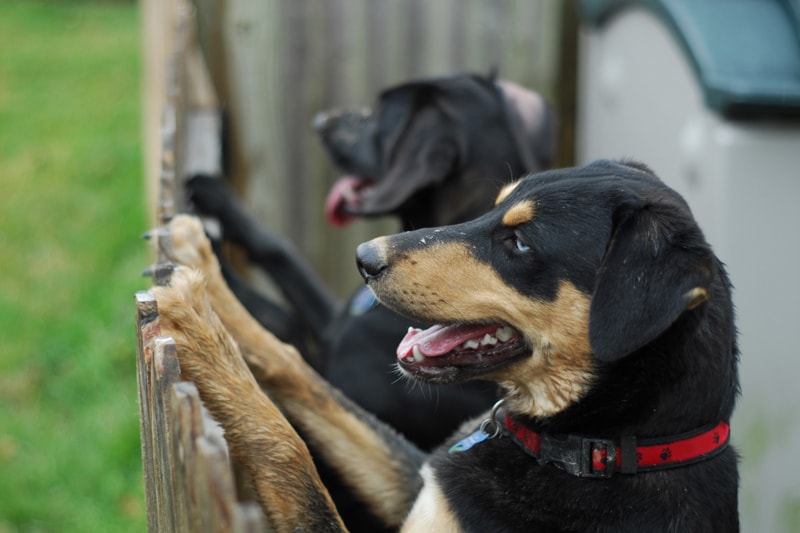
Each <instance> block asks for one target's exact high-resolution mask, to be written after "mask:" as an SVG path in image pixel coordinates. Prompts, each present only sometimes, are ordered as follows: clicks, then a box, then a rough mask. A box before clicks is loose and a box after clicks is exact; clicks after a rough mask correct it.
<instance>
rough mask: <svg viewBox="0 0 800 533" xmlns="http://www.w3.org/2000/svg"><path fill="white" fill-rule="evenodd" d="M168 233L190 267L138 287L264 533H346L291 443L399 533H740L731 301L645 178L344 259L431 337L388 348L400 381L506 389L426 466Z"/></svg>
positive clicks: (625, 175) (584, 178) (393, 240)
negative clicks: (240, 475) (250, 496)
mask: <svg viewBox="0 0 800 533" xmlns="http://www.w3.org/2000/svg"><path fill="white" fill-rule="evenodd" d="M172 232H173V240H174V242H175V245H176V249H175V252H174V257H173V259H174V260H175V261H177V262H179V263H182V264H184V265H189V266H192V267H196V269H199V271H198V270H194V269H188V268H179V269H178V270H177V271H176V272H175V274H174V276H173V281H172V284H171V287H168V288H157V289H154V290H155V291H156V298H157V301H158V305H159V312H160V314H161V320H162V328H164V330H165V331H167V332H169V333H170V334H171V335H173V336H174V337H175V340H176V342H177V345H178V354H179V357H180V360H181V370H182V372H183V373H184V374H185V376H186V377H188V378H189V379H192V380H193V381H194V382H195V383H196V384H197V386H198V388H199V390H200V394H201V396H202V398H203V400H204V401H205V403H206V405H207V406H208V407H209V408H210V410H211V411H212V412H213V413H214V414H215V415H216V418H217V419H218V420H219V421H220V422H221V423H222V425H223V426H224V428H225V430H226V434H227V439H228V442H229V444H230V448H231V451H232V453H233V454H234V455H235V456H236V457H237V458H238V459H239V460H240V461H241V462H242V463H243V464H244V465H245V466H246V468H247V469H248V470H249V472H250V474H251V475H252V477H253V479H254V480H255V487H256V491H257V494H258V497H259V500H260V502H261V504H262V506H263V507H264V509H265V511H266V513H267V515H268V517H269V519H270V520H271V522H272V524H273V525H274V527H275V528H276V529H277V530H278V531H299V530H301V529H297V528H304V529H302V530H304V531H340V530H342V529H343V528H344V525H343V523H342V522H341V520H340V518H339V515H338V514H337V511H336V509H335V508H334V507H333V504H332V503H331V500H330V498H329V496H328V493H327V492H326V489H325V487H324V486H323V485H322V483H321V482H320V480H319V478H318V476H317V474H316V470H315V469H314V465H313V463H312V461H311V459H310V456H309V452H308V449H307V447H306V443H307V444H308V446H310V447H311V448H313V449H314V450H316V451H317V452H319V453H320V454H321V455H323V456H324V457H325V459H326V461H327V462H328V463H329V464H331V465H333V466H334V468H335V469H336V470H337V472H338V473H339V474H340V475H341V476H342V478H343V479H345V480H346V482H347V483H348V484H349V486H350V487H351V488H352V489H353V490H354V492H355V493H356V494H357V495H359V497H360V498H361V500H362V501H363V502H364V504H365V505H366V506H367V507H368V508H370V509H371V510H372V511H373V512H374V513H376V514H377V516H379V517H381V518H382V519H383V521H384V522H385V524H387V525H388V526H390V527H394V528H398V529H402V530H403V531H425V532H428V531H437V532H438V531H480V532H484V531H493V532H494V531H526V532H527V531H580V532H584V531H615V532H616V531H632V532H633V531H635V532H639V531H648V532H649V531H670V532H686V531H697V532H707V531H720V532H728V531H737V530H738V511H737V491H738V489H737V487H738V474H737V456H736V453H735V451H734V450H733V449H732V448H731V447H729V446H728V439H729V426H728V423H729V421H730V417H731V413H732V411H733V408H734V403H735V400H736V397H737V394H738V378H737V360H738V354H737V347H736V339H735V336H736V334H735V327H734V317H733V309H732V304H731V287H730V284H729V281H728V278H727V275H726V273H725V271H724V268H723V266H722V264H721V263H720V262H719V260H718V259H717V258H716V257H715V256H714V254H713V253H712V251H711V249H710V247H709V245H708V244H707V243H706V241H705V239H704V237H703V234H702V232H701V231H700V229H699V228H698V227H697V225H696V223H695V221H694V219H693V217H692V215H691V213H690V211H689V208H688V207H687V205H686V203H685V202H684V201H683V199H682V198H680V197H679V196H678V195H677V194H676V193H675V192H673V191H672V190H671V189H669V188H668V187H667V186H665V185H664V184H663V183H662V182H660V181H659V180H658V179H657V178H656V177H654V176H653V175H652V173H651V172H650V171H649V170H648V169H646V168H645V167H643V166H641V165H639V164H634V163H614V162H603V161H601V162H596V163H593V164H591V165H589V166H586V167H583V168H572V169H564V170H558V171H550V172H546V173H542V174H539V175H534V176H531V177H527V178H525V179H523V180H521V181H519V182H516V183H514V184H511V185H509V186H507V187H506V188H505V189H504V190H503V191H502V192H501V194H500V196H499V197H498V199H497V205H496V207H495V208H494V209H493V210H491V211H490V212H489V213H487V214H485V215H483V216H481V217H479V218H477V219H475V220H473V221H470V222H465V223H463V224H459V225H454V226H447V227H440V228H432V229H421V230H418V231H413V232H406V233H401V234H398V235H394V236H389V237H381V238H378V239H375V240H373V241H370V242H368V243H365V244H362V245H361V246H360V247H359V248H358V251H357V256H358V262H359V268H360V270H361V272H362V274H363V276H364V277H365V279H366V281H367V283H368V285H369V286H370V288H371V289H372V290H373V291H375V294H376V295H377V296H378V298H380V299H381V301H382V302H384V303H385V304H386V305H387V306H390V307H391V308H393V309H395V310H397V311H398V312H401V313H403V314H405V315H407V316H409V317H413V318H415V319H419V320H423V321H429V322H433V323H436V324H439V325H437V326H433V327H432V328H430V329H427V330H424V331H418V330H410V331H409V333H408V334H407V336H406V338H405V339H404V340H403V342H402V343H401V344H400V346H399V347H398V350H397V357H398V365H399V367H400V368H401V369H402V371H403V372H404V373H405V374H406V375H407V376H409V377H411V378H413V379H416V380H422V381H430V382H439V383H441V382H457V381H463V380H470V379H475V378H480V379H490V380H493V381H495V382H497V383H498V384H499V385H500V387H501V388H502V390H503V393H502V400H503V402H502V403H501V404H500V405H497V406H496V408H495V409H493V410H492V412H491V413H487V414H486V415H485V416H484V417H480V418H478V419H476V420H475V421H474V422H471V423H467V424H465V425H464V426H463V428H462V429H461V430H460V431H459V432H458V433H457V434H456V435H455V436H453V437H452V439H451V440H450V441H449V442H448V443H447V444H446V445H445V446H442V447H440V448H438V449H436V450H435V451H434V452H432V453H431V454H429V455H425V454H423V453H421V452H419V451H418V450H417V449H416V448H414V447H413V446H411V445H410V444H408V443H407V441H405V440H404V439H403V438H401V437H400V436H398V435H397V434H395V433H394V432H392V431H391V430H389V429H387V428H386V427H384V426H382V425H381V424H380V423H378V422H377V421H376V420H375V419H374V418H372V417H370V416H369V415H367V414H365V413H363V412H362V411H361V410H360V409H359V408H357V407H356V406H355V405H353V404H352V403H351V402H349V401H348V400H347V399H346V398H345V397H344V396H343V395H341V394H340V393H339V392H338V391H336V390H335V389H334V388H332V387H331V386H330V385H329V384H328V383H326V382H325V381H324V380H323V379H322V378H321V377H320V376H319V375H318V374H316V373H315V372H314V371H313V370H312V369H311V368H310V367H309V366H308V365H307V364H306V363H305V362H304V361H303V360H302V358H301V357H300V356H299V354H298V353H297V352H296V351H295V350H294V349H293V348H292V347H290V346H288V345H285V344H283V343H281V342H279V341H278V340H277V339H276V338H275V337H273V336H272V335H271V334H269V333H267V332H266V331H264V330H263V329H261V328H260V327H259V326H258V325H257V323H255V322H254V321H253V319H252V318H249V317H248V316H247V314H246V313H245V311H244V309H243V308H242V307H241V304H239V303H238V301H237V300H236V299H235V297H234V296H233V295H232V294H231V293H230V292H229V291H228V289H227V288H226V287H225V286H224V283H223V280H222V278H221V276H220V274H219V267H218V265H217V263H216V260H215V258H214V256H213V254H212V253H211V251H210V248H209V244H208V242H207V241H206V239H205V237H204V235H203V232H202V228H201V227H200V225H199V223H198V222H197V221H196V220H194V219H192V218H188V217H178V218H177V219H175V220H174V221H173V222H172ZM245 361H246V363H245ZM248 365H249V368H248ZM259 385H261V386H264V387H265V388H266V389H267V390H268V392H269V398H268V397H267V396H266V395H265V394H263V393H262V392H261V390H260V389H259ZM273 402H275V403H273ZM277 406H280V409H281V410H280V411H279V409H278V407H277ZM284 416H285V417H286V418H284ZM287 419H288V421H287ZM484 419H485V421H483V420H484ZM482 421H483V422H482ZM290 422H291V425H290ZM293 426H294V427H296V428H297V429H298V430H299V431H300V432H301V433H302V434H303V435H304V437H305V439H306V441H305V442H304V441H303V440H302V439H301V438H300V437H299V436H298V434H297V433H295V429H293Z"/></svg>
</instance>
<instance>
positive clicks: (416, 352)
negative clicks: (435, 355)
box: [412, 344, 425, 363]
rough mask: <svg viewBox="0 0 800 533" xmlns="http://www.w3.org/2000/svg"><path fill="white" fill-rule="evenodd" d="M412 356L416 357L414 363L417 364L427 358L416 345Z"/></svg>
mask: <svg viewBox="0 0 800 533" xmlns="http://www.w3.org/2000/svg"><path fill="white" fill-rule="evenodd" d="M412 354H413V356H414V361H416V362H417V363H419V362H421V361H424V360H425V356H424V355H422V352H420V351H419V346H417V345H416V344H415V345H414V349H413V350H412Z"/></svg>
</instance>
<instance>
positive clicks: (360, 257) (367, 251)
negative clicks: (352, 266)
mask: <svg viewBox="0 0 800 533" xmlns="http://www.w3.org/2000/svg"><path fill="white" fill-rule="evenodd" d="M356 264H357V265H358V271H359V273H360V274H361V277H363V278H364V281H369V280H370V279H374V278H376V277H378V276H379V275H380V273H381V272H383V271H384V270H385V269H386V267H388V266H389V265H388V264H387V262H386V257H385V256H384V254H383V253H382V251H381V249H380V247H379V246H378V245H377V244H375V242H374V241H369V242H362V243H361V244H359V245H358V248H356Z"/></svg>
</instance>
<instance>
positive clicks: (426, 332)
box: [397, 324, 500, 359]
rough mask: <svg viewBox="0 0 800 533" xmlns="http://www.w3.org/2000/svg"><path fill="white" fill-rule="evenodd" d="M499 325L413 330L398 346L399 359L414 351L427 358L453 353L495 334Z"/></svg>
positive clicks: (434, 327)
mask: <svg viewBox="0 0 800 533" xmlns="http://www.w3.org/2000/svg"><path fill="white" fill-rule="evenodd" d="M499 327H500V326H498V325H497V324H490V325H482V326H475V325H460V326H459V325H456V326H440V325H436V326H431V327H429V328H428V329H416V328H412V329H409V330H408V333H406V336H405V337H404V338H403V340H402V341H400V344H399V345H398V346H397V358H398V359H405V358H406V357H408V355H409V354H410V353H411V352H412V350H413V349H414V346H415V345H416V346H418V347H419V351H420V352H422V354H423V355H425V356H426V357H436V356H440V355H445V354H447V353H449V352H451V351H452V350H453V349H454V348H456V347H457V346H459V345H461V344H464V343H465V342H467V341H468V340H470V339H476V340H480V339H482V338H483V337H484V335H486V334H487V333H494V332H495V331H497V328H499Z"/></svg>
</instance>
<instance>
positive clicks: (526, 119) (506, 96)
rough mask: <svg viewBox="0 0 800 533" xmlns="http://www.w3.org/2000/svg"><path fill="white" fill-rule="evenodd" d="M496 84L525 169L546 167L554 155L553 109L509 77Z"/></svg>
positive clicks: (531, 169)
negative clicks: (509, 79)
mask: <svg viewBox="0 0 800 533" xmlns="http://www.w3.org/2000/svg"><path fill="white" fill-rule="evenodd" d="M495 85H496V86H497V88H498V89H499V90H500V94H501V96H502V98H503V110H504V112H505V115H506V120H507V121H508V124H509V126H510V127H511V134H512V135H513V136H514V142H515V144H516V145H517V150H518V151H519V153H520V156H521V157H522V163H523V164H524V165H525V169H526V170H527V171H528V172H538V171H540V170H545V169H547V168H549V167H550V165H551V164H552V163H553V160H554V159H555V155H556V140H557V139H556V137H557V135H556V129H557V125H556V118H555V113H554V112H553V110H552V109H550V106H549V105H548V104H547V102H546V101H545V99H544V98H542V96H541V95H539V94H538V93H536V92H534V91H531V90H528V89H526V88H524V87H521V86H520V85H517V84H516V83H514V82H511V81H508V80H497V81H496V82H495Z"/></svg>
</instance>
